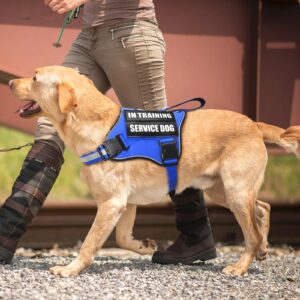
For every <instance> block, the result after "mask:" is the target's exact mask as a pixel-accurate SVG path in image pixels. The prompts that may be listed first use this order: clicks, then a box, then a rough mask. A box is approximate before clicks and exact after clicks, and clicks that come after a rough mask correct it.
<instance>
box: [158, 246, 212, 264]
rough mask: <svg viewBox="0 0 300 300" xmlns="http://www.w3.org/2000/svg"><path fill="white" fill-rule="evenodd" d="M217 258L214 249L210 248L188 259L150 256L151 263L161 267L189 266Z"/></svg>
mask: <svg viewBox="0 0 300 300" xmlns="http://www.w3.org/2000/svg"><path fill="white" fill-rule="evenodd" d="M216 257H217V251H216V248H210V249H208V250H205V251H202V252H200V253H197V254H196V255H194V256H189V257H176V258H175V257H172V258H170V257H168V258H167V257H165V258H155V255H153V256H152V262H153V263H156V264H161V265H169V264H172V265H176V264H185V265H188V264H191V263H193V262H195V261H197V260H201V261H207V260H210V259H214V258H216Z"/></svg>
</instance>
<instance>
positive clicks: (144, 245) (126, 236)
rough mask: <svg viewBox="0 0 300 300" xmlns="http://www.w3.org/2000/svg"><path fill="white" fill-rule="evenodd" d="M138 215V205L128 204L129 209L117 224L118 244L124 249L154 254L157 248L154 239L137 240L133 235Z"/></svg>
mask: <svg viewBox="0 0 300 300" xmlns="http://www.w3.org/2000/svg"><path fill="white" fill-rule="evenodd" d="M135 216H136V205H133V204H127V209H126V211H125V212H124V213H123V215H122V217H121V218H120V220H119V222H118V224H117V226H116V241H117V244H118V245H119V246H120V247H121V248H124V249H127V250H131V251H134V252H137V253H139V254H143V255H145V254H153V252H154V251H155V250H156V248H157V247H156V243H155V241H153V240H149V239H146V240H142V241H139V240H135V239H134V237H133V236H132V229H133V226H134V221H135Z"/></svg>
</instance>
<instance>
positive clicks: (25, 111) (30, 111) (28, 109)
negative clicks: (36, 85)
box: [17, 100, 42, 118]
mask: <svg viewBox="0 0 300 300" xmlns="http://www.w3.org/2000/svg"><path fill="white" fill-rule="evenodd" d="M41 111H42V110H41V107H40V106H39V105H38V103H37V102H35V101H32V100H30V101H29V102H28V103H26V104H25V105H24V106H22V107H20V108H19V109H18V110H17V113H19V116H20V117H22V118H30V117H32V116H33V115H35V114H38V113H40V112H41Z"/></svg>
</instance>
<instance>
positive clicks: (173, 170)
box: [80, 98, 205, 193]
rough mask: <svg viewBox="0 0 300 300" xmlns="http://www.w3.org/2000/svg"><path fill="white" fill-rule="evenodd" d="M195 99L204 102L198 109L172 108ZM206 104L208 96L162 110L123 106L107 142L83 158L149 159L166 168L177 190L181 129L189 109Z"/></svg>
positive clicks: (171, 185)
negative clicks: (205, 98)
mask: <svg viewBox="0 0 300 300" xmlns="http://www.w3.org/2000/svg"><path fill="white" fill-rule="evenodd" d="M191 101H197V102H200V106H199V107H197V108H194V109H181V110H170V109H172V108H174V107H177V106H179V105H182V104H184V103H187V102H191ZM204 105H205V100H204V99H202V98H194V99H191V100H188V101H185V102H182V103H180V104H177V105H175V106H172V107H168V108H166V109H164V110H160V111H148V110H147V111H145V110H139V109H131V108H121V112H120V115H119V118H118V120H117V122H116V123H115V125H114V126H113V127H112V129H111V130H110V132H109V133H108V135H107V138H106V141H105V142H104V143H103V144H102V145H100V146H99V147H98V148H97V149H96V150H95V151H92V152H89V153H86V154H84V155H82V156H81V157H80V159H81V161H82V162H83V163H84V164H86V165H92V164H95V163H98V162H102V161H105V160H108V159H110V160H114V161H123V160H128V159H136V158H142V159H148V160H150V161H152V162H154V163H157V164H159V165H161V166H164V167H165V168H166V171H167V175H168V187H169V193H173V192H174V191H175V189H176V185H177V165H178V162H179V159H180V155H181V128H182V125H183V122H184V119H185V116H186V112H187V111H191V110H196V109H199V108H201V107H203V106H204Z"/></svg>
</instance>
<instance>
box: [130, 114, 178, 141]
mask: <svg viewBox="0 0 300 300" xmlns="http://www.w3.org/2000/svg"><path fill="white" fill-rule="evenodd" d="M125 120H126V130H127V135H128V136H170V135H177V133H178V129H177V124H176V120H175V117H174V114H173V112H162V111H139V110H128V111H125Z"/></svg>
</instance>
